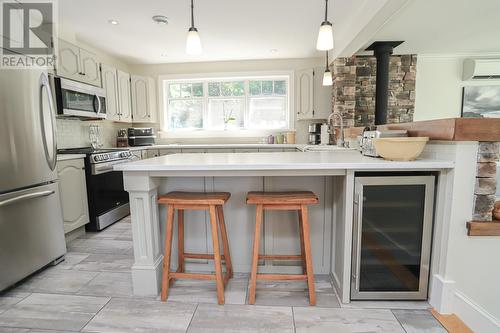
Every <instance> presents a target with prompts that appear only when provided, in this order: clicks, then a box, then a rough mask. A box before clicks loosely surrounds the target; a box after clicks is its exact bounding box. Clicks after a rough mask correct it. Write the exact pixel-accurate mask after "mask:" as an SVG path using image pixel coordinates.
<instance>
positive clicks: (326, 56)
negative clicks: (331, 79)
mask: <svg viewBox="0 0 500 333" xmlns="http://www.w3.org/2000/svg"><path fill="white" fill-rule="evenodd" d="M325 67H326V69H327V70H330V68H328V51H326V66H325Z"/></svg>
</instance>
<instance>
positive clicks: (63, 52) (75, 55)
mask: <svg viewBox="0 0 500 333" xmlns="http://www.w3.org/2000/svg"><path fill="white" fill-rule="evenodd" d="M80 73H81V71H80V48H79V47H78V46H76V45H73V44H70V43H68V42H66V41H64V40H62V39H60V40H59V59H58V62H57V75H59V76H62V77H65V78H68V79H72V80H80V78H81V75H80Z"/></svg>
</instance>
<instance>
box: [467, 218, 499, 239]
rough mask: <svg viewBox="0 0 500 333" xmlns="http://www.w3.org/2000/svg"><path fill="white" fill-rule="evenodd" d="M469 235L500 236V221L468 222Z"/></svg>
mask: <svg viewBox="0 0 500 333" xmlns="http://www.w3.org/2000/svg"><path fill="white" fill-rule="evenodd" d="M467 235H469V236H500V221H498V220H496V221H491V222H476V221H471V222H467Z"/></svg>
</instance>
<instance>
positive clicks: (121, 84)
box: [116, 70, 132, 122]
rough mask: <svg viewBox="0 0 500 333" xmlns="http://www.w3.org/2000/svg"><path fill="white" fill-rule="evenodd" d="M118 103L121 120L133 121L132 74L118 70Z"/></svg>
mask: <svg viewBox="0 0 500 333" xmlns="http://www.w3.org/2000/svg"><path fill="white" fill-rule="evenodd" d="M116 73H117V82H118V105H119V109H120V121H123V122H132V107H131V98H130V74H129V73H126V72H123V71H121V70H117V71H116Z"/></svg>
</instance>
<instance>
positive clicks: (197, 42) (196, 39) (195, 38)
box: [186, 27, 202, 55]
mask: <svg viewBox="0 0 500 333" xmlns="http://www.w3.org/2000/svg"><path fill="white" fill-rule="evenodd" d="M201 51H202V48H201V39H200V34H199V33H198V30H197V29H196V28H193V27H191V28H189V30H188V33H187V39H186V53H187V54H189V55H199V54H201Z"/></svg>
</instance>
